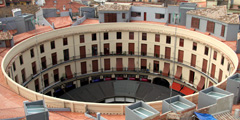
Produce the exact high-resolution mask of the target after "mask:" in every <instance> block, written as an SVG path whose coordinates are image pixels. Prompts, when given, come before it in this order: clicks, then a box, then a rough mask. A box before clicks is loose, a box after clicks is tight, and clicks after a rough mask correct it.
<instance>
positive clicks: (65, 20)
mask: <svg viewBox="0 0 240 120" xmlns="http://www.w3.org/2000/svg"><path fill="white" fill-rule="evenodd" d="M47 21H48V22H49V23H50V24H51V25H52V23H54V27H55V29H59V28H63V27H69V26H71V25H72V23H73V22H72V19H71V18H70V16H64V17H49V18H47Z"/></svg>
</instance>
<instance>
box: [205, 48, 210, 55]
mask: <svg viewBox="0 0 240 120" xmlns="http://www.w3.org/2000/svg"><path fill="white" fill-rule="evenodd" d="M208 50H209V48H208V47H206V46H205V51H204V54H205V55H208Z"/></svg>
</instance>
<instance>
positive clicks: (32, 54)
mask: <svg viewBox="0 0 240 120" xmlns="http://www.w3.org/2000/svg"><path fill="white" fill-rule="evenodd" d="M30 55H31V58H33V57H34V51H33V49H31V50H30Z"/></svg>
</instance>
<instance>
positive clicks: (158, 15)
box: [155, 13, 165, 19]
mask: <svg viewBox="0 0 240 120" xmlns="http://www.w3.org/2000/svg"><path fill="white" fill-rule="evenodd" d="M164 16H165V15H164V14H160V13H155V18H156V19H164Z"/></svg>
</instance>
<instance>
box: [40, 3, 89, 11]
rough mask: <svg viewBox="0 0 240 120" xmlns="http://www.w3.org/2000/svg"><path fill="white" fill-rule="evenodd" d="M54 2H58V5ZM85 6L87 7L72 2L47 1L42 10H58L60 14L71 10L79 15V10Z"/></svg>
mask: <svg viewBox="0 0 240 120" xmlns="http://www.w3.org/2000/svg"><path fill="white" fill-rule="evenodd" d="M54 1H56V3H54ZM63 5H65V8H66V9H65V10H63ZM83 6H85V5H83V4H80V3H77V2H71V0H46V3H45V5H44V6H42V8H56V9H58V10H59V11H60V12H64V11H69V8H71V9H72V12H73V13H77V12H79V10H78V9H79V8H80V7H83Z"/></svg>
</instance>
